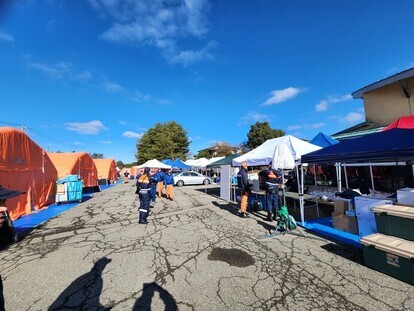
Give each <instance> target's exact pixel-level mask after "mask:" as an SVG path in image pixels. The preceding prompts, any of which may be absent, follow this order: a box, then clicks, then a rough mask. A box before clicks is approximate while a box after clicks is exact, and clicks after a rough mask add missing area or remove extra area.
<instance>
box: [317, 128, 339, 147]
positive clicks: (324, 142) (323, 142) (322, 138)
mask: <svg viewBox="0 0 414 311" xmlns="http://www.w3.org/2000/svg"><path fill="white" fill-rule="evenodd" d="M310 143H311V144H314V145H316V146H319V147H322V148H325V147H328V146H332V145H336V144H337V143H339V141H338V140H336V139H333V138H332V137H331V136H328V135H326V134H324V133H322V132H319V133H318V134H317V135H316V136H315V137H314V138H312V140H311V141H310Z"/></svg>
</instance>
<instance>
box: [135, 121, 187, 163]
mask: <svg viewBox="0 0 414 311" xmlns="http://www.w3.org/2000/svg"><path fill="white" fill-rule="evenodd" d="M189 145H190V142H189V140H188V138H187V131H186V130H184V128H183V127H182V126H181V125H180V124H178V123H177V122H175V121H170V122H167V123H156V124H155V126H154V127H152V128H150V129H148V131H147V132H145V133H144V134H143V135H142V136H141V138H140V139H139V140H138V141H137V144H136V147H137V153H136V155H135V156H136V159H137V161H138V163H139V164H142V163H144V162H145V161H148V160H151V159H158V160H162V159H167V158H170V159H177V158H180V159H181V160H186V159H187V154H188V152H189V149H188V146H189Z"/></svg>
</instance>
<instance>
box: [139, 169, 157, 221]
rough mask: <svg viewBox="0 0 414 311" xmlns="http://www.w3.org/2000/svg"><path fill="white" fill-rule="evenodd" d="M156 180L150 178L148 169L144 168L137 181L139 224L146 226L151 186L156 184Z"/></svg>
mask: <svg viewBox="0 0 414 311" xmlns="http://www.w3.org/2000/svg"><path fill="white" fill-rule="evenodd" d="M156 183H157V180H156V179H155V178H153V177H152V176H151V170H150V168H149V167H146V168H144V172H143V173H142V175H141V176H139V178H138V179H137V187H139V191H138V195H139V202H140V206H139V209H138V215H139V223H140V224H144V225H146V224H147V223H148V220H147V217H148V212H149V208H150V202H151V185H152V184H156Z"/></svg>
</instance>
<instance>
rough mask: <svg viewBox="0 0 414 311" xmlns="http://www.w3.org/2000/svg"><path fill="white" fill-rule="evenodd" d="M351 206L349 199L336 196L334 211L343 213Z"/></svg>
mask: <svg viewBox="0 0 414 311" xmlns="http://www.w3.org/2000/svg"><path fill="white" fill-rule="evenodd" d="M350 206H351V200H347V199H342V198H336V199H335V201H334V212H335V213H338V214H345V212H346V211H347V210H349V208H350Z"/></svg>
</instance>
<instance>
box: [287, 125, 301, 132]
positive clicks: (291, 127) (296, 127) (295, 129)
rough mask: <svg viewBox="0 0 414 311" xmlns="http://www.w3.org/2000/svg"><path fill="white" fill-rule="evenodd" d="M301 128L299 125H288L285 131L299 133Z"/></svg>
mask: <svg viewBox="0 0 414 311" xmlns="http://www.w3.org/2000/svg"><path fill="white" fill-rule="evenodd" d="M301 128H302V126H301V125H289V126H288V127H287V128H286V130H288V131H299V130H300V129H301Z"/></svg>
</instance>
